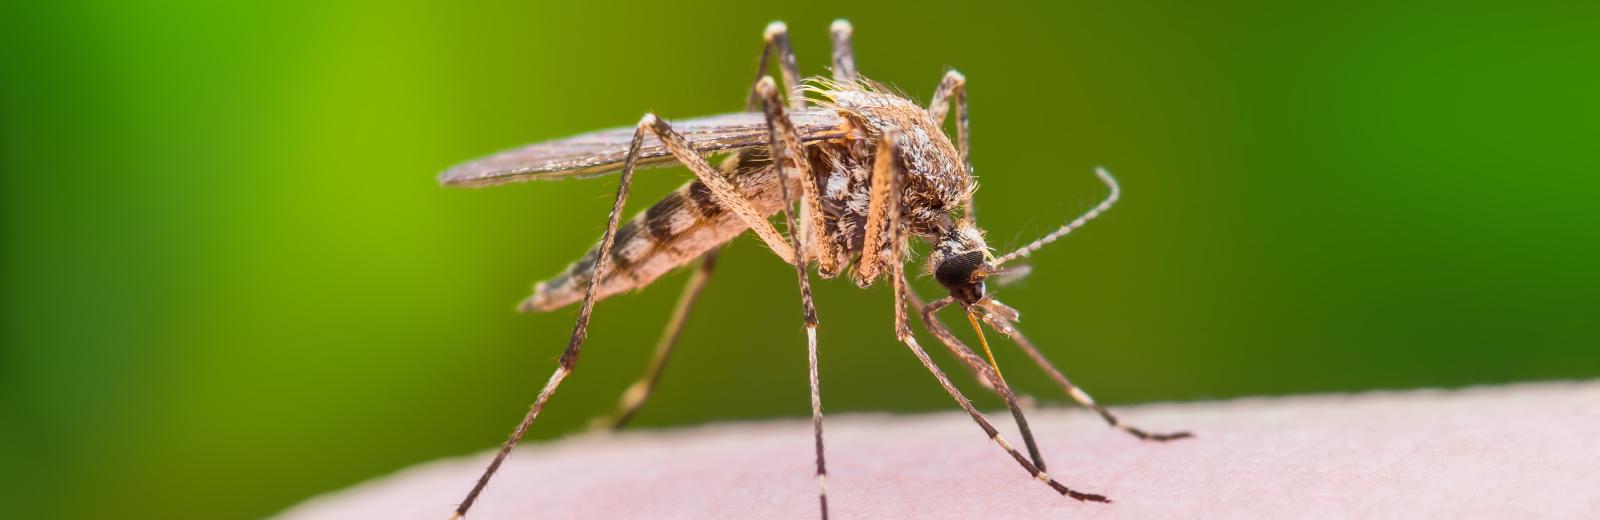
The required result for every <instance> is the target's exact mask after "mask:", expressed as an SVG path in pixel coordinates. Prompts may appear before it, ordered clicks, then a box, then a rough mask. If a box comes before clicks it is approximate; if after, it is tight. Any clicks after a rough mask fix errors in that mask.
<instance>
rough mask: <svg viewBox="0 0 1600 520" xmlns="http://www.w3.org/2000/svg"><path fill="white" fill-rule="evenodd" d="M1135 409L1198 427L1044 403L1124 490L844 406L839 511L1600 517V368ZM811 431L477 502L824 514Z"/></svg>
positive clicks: (558, 455) (1059, 426) (464, 463)
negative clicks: (1177, 437) (1120, 426)
mask: <svg viewBox="0 0 1600 520" xmlns="http://www.w3.org/2000/svg"><path fill="white" fill-rule="evenodd" d="M1119 410H1120V411H1121V412H1122V413H1121V416H1122V417H1123V418H1124V419H1126V420H1128V421H1129V422H1131V423H1133V424H1138V425H1141V426H1145V427H1148V428H1150V429H1155V430H1170V429H1189V430H1192V431H1194V432H1195V433H1196V435H1197V436H1198V437H1197V438H1195V439H1189V440H1183V441H1177V442H1171V443H1165V444H1159V443H1141V442H1139V441H1138V440H1136V439H1134V438H1132V437H1129V436H1128V435H1126V434H1123V433H1121V432H1117V431H1114V430H1111V429H1109V428H1106V427H1105V425H1104V424H1103V423H1101V422H1100V421H1099V419H1098V418H1095V417H1093V416H1092V415H1090V414H1088V413H1087V412H1084V411H1082V410H1079V409H1056V408H1049V409H1042V410H1036V411H1034V412H1033V413H1032V414H1030V419H1032V422H1033V424H1034V432H1035V433H1036V434H1037V435H1039V442H1040V447H1041V448H1042V449H1043V450H1044V454H1045V456H1046V458H1047V460H1048V462H1049V463H1050V469H1051V474H1052V475H1053V476H1055V477H1056V478H1057V479H1059V480H1061V481H1063V482H1064V483H1065V484H1067V485H1068V486H1072V487H1074V488H1075V489H1082V490H1085V491H1090V492H1098V493H1103V494H1106V495H1108V496H1110V497H1111V498H1112V500H1114V501H1115V503H1112V504H1087V503H1079V502H1076V501H1073V500H1071V499H1068V498H1065V497H1062V496H1060V495H1057V494H1055V493H1054V492H1052V491H1050V489H1049V488H1047V487H1045V486H1044V485H1042V484H1040V483H1038V482H1036V481H1033V480H1032V479H1030V478H1028V476H1027V474H1026V473H1024V472H1023V471H1022V470H1021V469H1019V468H1018V467H1017V466H1016V463H1015V462H1013V461H1011V460H1010V459H1008V458H1007V457H1006V456H1005V454H1004V453H1003V452H1001V451H1000V450H998V449H996V448H995V447H994V446H992V445H991V444H992V443H991V442H989V441H988V440H987V439H985V438H984V436H983V435H982V433H981V432H979V431H978V429H977V428H976V427H975V426H974V425H973V424H972V420H971V419H969V418H968V417H966V416H965V415H964V414H959V413H943V414H933V415H916V416H890V415H839V416H830V417H829V418H828V424H827V427H828V429H827V440H828V462H829V476H828V496H829V502H830V505H831V506H832V508H833V511H832V512H833V515H834V516H835V517H837V518H1097V519H1104V518H1195V517H1199V518H1218V517H1227V518H1352V517H1354V518H1600V382H1585V383H1536V384H1520V385H1512V386H1505V387H1479V388H1470V389H1465V390H1456V391H1432V390H1424V391H1409V392H1380V393H1367V394H1358V395H1327V396H1300V397H1287V398H1270V399H1268V398H1250V399H1240V400H1234V401H1226V402H1207V403H1190V404H1175V405H1174V404H1158V405H1146V406H1138V407H1123V408H1120V409H1119ZM996 424H997V425H1005V426H1010V425H1009V424H1007V423H1006V421H996ZM1005 426H1002V430H1003V432H1004V435H1007V436H1009V437H1011V438H1013V439H1015V438H1016V437H1015V436H1016V433H1015V431H1012V430H1009V429H1006V428H1005ZM810 437H811V431H810V425H809V423H807V422H806V421H803V420H784V421H775V422H765V423H733V424H719V425H710V426H702V427H693V428H685V429H679V430H668V431H641V432H628V433H622V434H614V435H606V434H583V435H578V436H574V437H570V438H567V439H565V440H561V441H556V442H550V443H546V444H529V445H526V446H523V447H522V448H521V449H520V450H518V451H517V452H516V453H515V454H514V455H513V456H512V457H511V459H510V460H508V461H507V463H506V466H505V467H504V469H502V470H501V473H500V476H499V477H498V478H496V480H495V481H494V482H493V483H491V484H490V486H489V487H488V489H487V490H486V491H485V493H484V495H483V499H482V500H481V501H480V502H479V504H478V506H477V507H476V508H474V509H473V511H472V513H473V514H472V516H471V518H477V519H493V518H800V519H806V518H815V516H816V495H815V487H814V486H815V484H814V483H813V482H812V479H811V473H812V468H811V463H812V460H811V457H812V453H811V451H810V449H808V448H809V447H810V441H811V438H810ZM484 460H487V455H485V454H475V455H472V456H467V457H460V458H453V459H449V460H442V461H437V462H432V463H428V464H423V465H420V466H417V467H413V468H410V469H406V470H403V471H401V472H399V473H396V474H394V475H390V476H387V477H382V478H379V479H375V480H373V481H371V482H368V483H364V484H361V485H358V486H356V487H353V488H351V489H347V490H343V491H337V492H334V493H331V494H328V495H325V496H322V497H317V498H313V499H311V500H309V501H307V502H305V503H302V504H300V505H298V506H296V507H294V508H292V509H290V510H288V511H286V512H285V513H283V514H282V515H281V518H285V519H322V518H329V519H331V518H397V519H404V518H423V519H443V518H445V517H447V516H449V514H450V511H451V509H452V507H453V506H454V503H455V502H454V501H456V500H459V499H460V493H461V490H463V489H465V488H466V487H467V486H469V485H471V483H472V480H473V479H474V478H476V476H477V474H478V472H479V471H480V470H482V465H483V461H484Z"/></svg>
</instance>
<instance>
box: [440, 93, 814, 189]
mask: <svg viewBox="0 0 1600 520" xmlns="http://www.w3.org/2000/svg"><path fill="white" fill-rule="evenodd" d="M789 118H790V120H792V121H794V125H795V130H797V131H798V132H799V133H800V139H801V140H802V141H820V140H824V139H833V138H838V137H843V136H844V135H845V120H844V118H843V117H840V116H839V115H838V113H837V112H834V110H833V109H829V108H809V109H805V110H796V111H792V112H789ZM634 128H635V127H631V126H630V127H623V128H612V129H609V130H600V131H598V132H590V133H587V134H582V135H576V136H572V137H568V138H566V139H560V140H556V141H548V142H543V143H538V144H533V145H528V146H524V147H521V148H516V149H512V150H506V151H503V152H500V153H497V154H494V155H490V156H488V157H484V158H481V159H477V160H473V161H468V162H465V163H462V164H458V165H456V166H454V167H452V168H450V169H448V170H445V171H444V173H441V174H439V182H440V183H441V184H445V185H448V186H488V185H493V184H503V183H508V182H518V181H526V180H532V179H540V180H550V179H565V178H569V177H579V178H585V177H594V176H599V175H605V174H607V173H612V172H616V171H619V170H621V169H622V162H623V160H624V159H626V158H627V155H628V145H629V144H632V142H633V132H634ZM672 128H673V129H674V130H676V131H677V132H678V133H679V134H682V135H683V138H684V139H685V140H687V141H688V142H689V146H691V147H693V148H694V149H695V150H696V151H699V152H702V153H705V152H716V151H727V150H737V149H740V148H750V147H754V146H767V120H766V116H765V115H763V114H762V113H760V112H737V113H732V114H722V115H716V116H709V117H701V118H695V119H687V120H682V121H673V122H672ZM672 162H675V159H673V157H672V154H671V152H669V151H667V147H666V146H665V145H663V144H661V140H660V139H657V138H656V136H655V134H652V133H650V132H648V131H646V132H645V137H644V143H642V144H641V145H640V149H639V166H640V167H648V166H654V165H665V164H668V163H672Z"/></svg>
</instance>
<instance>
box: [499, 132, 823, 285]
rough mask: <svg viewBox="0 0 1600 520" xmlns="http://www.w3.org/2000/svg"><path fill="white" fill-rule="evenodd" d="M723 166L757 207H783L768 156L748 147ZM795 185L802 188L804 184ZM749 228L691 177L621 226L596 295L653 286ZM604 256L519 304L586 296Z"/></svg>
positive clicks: (593, 253) (590, 258)
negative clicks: (759, 154) (596, 262)
mask: <svg viewBox="0 0 1600 520" xmlns="http://www.w3.org/2000/svg"><path fill="white" fill-rule="evenodd" d="M721 169H722V171H723V174H724V175H725V176H726V178H727V179H728V181H729V182H731V183H732V184H733V185H734V187H735V188H738V190H739V193H741V194H743V195H744V196H745V198H747V199H749V201H750V205H751V206H753V207H755V209H756V210H757V211H760V212H761V213H762V214H764V215H772V214H775V213H777V212H778V210H780V209H783V198H782V194H781V193H779V191H778V184H777V179H778V176H777V172H776V170H774V169H773V168H772V167H771V162H770V161H768V160H767V159H766V158H765V157H761V156H756V155H755V154H753V153H751V152H742V153H740V154H738V155H735V156H733V157H730V158H729V159H728V160H727V161H725V162H723V163H722V167H721ZM791 188H792V189H795V190H798V189H799V186H798V185H796V186H791ZM793 193H796V194H798V193H799V192H798V191H795V192H793ZM745 229H748V228H747V227H746V226H745V225H744V223H743V222H742V221H740V220H739V218H738V216H736V215H734V214H733V213H732V212H731V211H728V210H727V209H725V208H723V207H722V206H721V205H718V204H717V202H716V201H715V200H713V199H712V197H711V190H710V189H708V188H706V186H705V185H704V184H702V183H701V182H700V181H699V180H695V181H691V182H689V183H688V184H685V185H683V186H682V187H680V188H678V190H677V191H674V192H672V193H671V194H669V195H667V196H666V197H665V198H663V199H661V200H660V201H657V202H656V203H655V204H654V205H652V206H650V208H649V209H646V210H645V211H644V212H641V213H639V214H638V215H635V216H634V217H633V218H632V219H630V220H628V221H627V222H625V223H623V224H622V225H621V226H618V227H617V237H616V240H615V243H614V244H613V245H612V247H611V260H610V268H609V269H608V270H607V272H606V273H605V275H604V277H602V278H601V279H600V286H599V287H598V288H596V294H595V298H596V300H599V299H604V298H606V297H608V296H611V295H613V294H617V293H620V292H623V291H627V290H629V289H637V288H641V287H644V286H646V285H649V284H650V282H653V281H655V279H656V278H660V277H661V275H664V274H666V273H667V272H669V271H671V270H673V269H675V268H677V267H680V266H683V265H684V264H687V263H689V262H691V261H693V260H694V259H695V258H698V257H699V256H700V255H701V254H704V253H705V252H706V251H709V250H711V248H713V247H717V246H719V245H722V244H723V243H725V242H727V241H729V240H732V239H733V238H734V237H736V236H738V235H739V234H740V233H742V232H744V230H745ZM598 256H599V248H598V246H596V247H594V248H591V249H590V250H589V252H588V253H585V254H584V255H583V257H582V258H580V259H578V261H577V262H574V263H573V264H572V265H570V266H567V269H566V270H565V271H563V272H562V273H561V274H559V275H556V276H555V277H554V278H551V279H549V280H546V281H543V282H539V283H538V284H535V285H534V287H533V296H530V297H529V298H528V299H526V300H523V302H522V305H521V306H520V307H519V309H520V310H522V311H524V312H528V311H548V310H553V309H558V308H561V307H564V306H567V305H570V304H573V303H576V302H578V301H579V300H582V299H583V293H584V291H585V290H587V289H588V286H589V280H591V279H592V278H593V276H594V264H595V261H596V260H598Z"/></svg>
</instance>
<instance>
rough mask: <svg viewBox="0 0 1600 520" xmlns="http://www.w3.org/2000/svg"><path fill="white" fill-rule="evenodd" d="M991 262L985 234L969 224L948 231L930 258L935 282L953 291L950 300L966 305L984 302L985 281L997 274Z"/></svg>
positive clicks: (961, 223) (957, 225)
mask: <svg viewBox="0 0 1600 520" xmlns="http://www.w3.org/2000/svg"><path fill="white" fill-rule="evenodd" d="M989 260H990V259H989V246H988V245H986V244H984V242H983V232H982V231H979V230H978V228H977V226H974V225H972V224H971V223H968V222H965V221H962V222H960V223H958V224H956V226H955V227H953V228H951V229H950V230H949V231H946V232H945V233H944V234H943V235H942V236H941V237H940V238H939V244H938V245H937V246H935V247H934V248H933V251H932V252H931V253H929V255H928V265H929V266H931V267H932V268H933V277H934V279H936V280H939V285H943V286H944V288H945V289H949V290H950V296H952V297H954V298H955V299H956V300H957V301H960V302H961V303H963V304H966V305H971V304H973V303H977V302H978V300H982V299H983V290H984V289H983V280H984V279H985V278H988V277H989V275H991V274H994V272H995V268H994V266H993V265H992V264H990V263H989Z"/></svg>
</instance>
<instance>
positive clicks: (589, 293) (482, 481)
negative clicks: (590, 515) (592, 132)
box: [453, 115, 656, 518]
mask: <svg viewBox="0 0 1600 520" xmlns="http://www.w3.org/2000/svg"><path fill="white" fill-rule="evenodd" d="M655 122H656V118H655V116H654V115H646V116H644V119H642V120H640V121H639V127H638V128H637V129H636V130H634V132H633V143H632V144H631V145H629V146H628V158H627V160H626V161H624V162H623V164H622V180H621V181H620V183H619V184H618V185H617V198H616V200H615V201H614V202H612V203H611V216H610V217H609V218H608V219H607V221H606V232H605V234H604V235H601V238H600V250H599V251H600V253H599V255H598V257H597V258H596V259H595V264H594V272H595V275H594V277H593V278H591V279H590V280H589V288H588V290H586V291H585V292H584V295H583V305H582V306H581V307H580V308H579V309H578V322H577V323H576V324H574V325H573V326H572V336H571V337H570V338H568V340H567V348H566V351H564V352H562V353H561V364H560V366H558V367H556V371H555V373H554V374H551V376H550V381H549V382H546V383H545V384H544V388H543V389H541V390H539V397H537V398H535V399H534V400H533V405H532V406H530V407H529V408H528V413H527V415H525V416H523V418H522V422H521V423H518V424H517V427H516V429H514V430H512V431H511V437H510V438H508V439H506V442H505V444H502V445H501V446H500V451H499V452H496V453H495V455H494V460H492V461H490V462H489V467H488V468H487V469H485V470H484V471H483V475H482V476H480V477H478V483H477V484H474V485H473V486H472V491H469V492H467V498H465V499H463V500H462V501H461V504H460V505H458V506H456V512H455V515H454V516H453V518H460V517H463V516H466V514H467V510H468V509H471V508H472V503H473V502H476V501H477V500H478V494H479V493H482V492H483V487H484V486H485V485H487V484H488V483H489V479H490V478H491V477H493V476H494V472H495V470H498V469H500V464H501V463H503V462H505V460H506V455H510V454H511V448H514V447H516V445H517V442H518V441H521V440H522V436H523V435H526V434H527V433H528V427H530V426H532V425H533V420H534V419H536V418H538V417H539V412H540V411H542V410H544V405H545V403H547V402H549V401H550V396H551V395H553V394H555V392H556V388H557V387H559V386H561V382H562V381H563V380H566V378H567V375H568V374H571V373H572V369H573V368H574V367H576V366H577V364H578V354H579V353H581V351H582V350H583V340H584V339H585V338H587V337H588V336H589V315H590V313H592V312H594V300H595V298H594V295H595V289H596V288H597V287H599V286H600V279H601V278H603V275H604V274H605V272H606V267H608V266H607V265H606V264H607V263H608V262H609V261H610V260H611V246H612V245H613V243H614V242H615V241H616V238H617V237H616V235H617V223H618V222H619V221H620V220H621V219H622V206H623V204H624V203H625V202H627V200H628V187H629V186H631V185H632V184H633V168H634V166H635V165H637V163H638V160H639V146H640V145H641V144H642V143H643V142H644V132H645V129H646V128H648V127H649V126H650V125H651V124H652V123H655Z"/></svg>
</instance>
